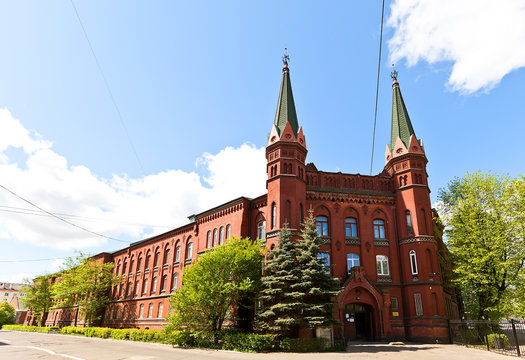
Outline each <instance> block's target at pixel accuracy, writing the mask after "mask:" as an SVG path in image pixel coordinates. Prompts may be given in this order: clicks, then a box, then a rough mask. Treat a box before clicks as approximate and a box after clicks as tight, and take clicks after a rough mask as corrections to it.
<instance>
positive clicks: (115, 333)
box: [110, 329, 137, 340]
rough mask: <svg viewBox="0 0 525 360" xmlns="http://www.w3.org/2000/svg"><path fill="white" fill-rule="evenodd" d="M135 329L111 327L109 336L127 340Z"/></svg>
mask: <svg viewBox="0 0 525 360" xmlns="http://www.w3.org/2000/svg"><path fill="white" fill-rule="evenodd" d="M134 331H137V330H136V329H111V334H110V337H111V338H112V339H115V340H129V335H130V334H131V333H132V332H134Z"/></svg>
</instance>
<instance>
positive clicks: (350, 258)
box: [346, 254, 359, 274]
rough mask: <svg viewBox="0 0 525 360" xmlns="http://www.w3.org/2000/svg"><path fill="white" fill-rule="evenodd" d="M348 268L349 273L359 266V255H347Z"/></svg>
mask: <svg viewBox="0 0 525 360" xmlns="http://www.w3.org/2000/svg"><path fill="white" fill-rule="evenodd" d="M346 266H347V268H348V273H349V274H350V270H352V268H353V267H354V266H359V255H357V254H347V255H346Z"/></svg>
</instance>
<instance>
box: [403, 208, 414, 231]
mask: <svg viewBox="0 0 525 360" xmlns="http://www.w3.org/2000/svg"><path fill="white" fill-rule="evenodd" d="M405 216H406V219H407V232H408V233H409V234H413V233H414V229H413V228H412V216H411V215H410V210H407V211H406V212H405Z"/></svg>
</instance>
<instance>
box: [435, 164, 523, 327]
mask: <svg viewBox="0 0 525 360" xmlns="http://www.w3.org/2000/svg"><path fill="white" fill-rule="evenodd" d="M438 197H439V199H440V200H441V201H443V204H444V206H443V209H441V210H440V212H441V214H442V218H443V221H444V223H445V226H446V227H445V235H446V238H447V245H448V248H449V249H450V252H451V254H452V255H453V261H454V265H455V266H454V269H453V270H454V275H455V277H454V279H455V282H456V284H458V285H459V286H460V287H461V288H462V295H463V299H464V302H465V308H466V311H467V315H468V316H469V317H472V318H477V319H481V318H499V317H501V316H505V315H506V316H510V315H513V314H521V315H524V314H525V312H524V310H525V309H524V300H525V299H524V295H523V290H524V289H523V279H524V277H525V273H524V271H525V270H524V265H525V241H524V239H525V178H524V177H523V176H519V177H518V178H509V177H508V176H499V175H495V174H492V173H488V174H483V173H481V172H476V173H473V174H467V175H465V176H464V177H463V178H456V179H454V180H453V181H452V182H450V183H449V185H448V187H447V188H446V189H440V191H439V195H438Z"/></svg>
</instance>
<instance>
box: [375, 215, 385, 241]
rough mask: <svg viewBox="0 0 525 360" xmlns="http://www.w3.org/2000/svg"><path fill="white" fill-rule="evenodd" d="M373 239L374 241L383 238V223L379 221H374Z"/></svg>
mask: <svg viewBox="0 0 525 360" xmlns="http://www.w3.org/2000/svg"><path fill="white" fill-rule="evenodd" d="M374 237H375V238H376V239H384V238H385V222H384V221H383V220H381V219H376V220H374Z"/></svg>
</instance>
